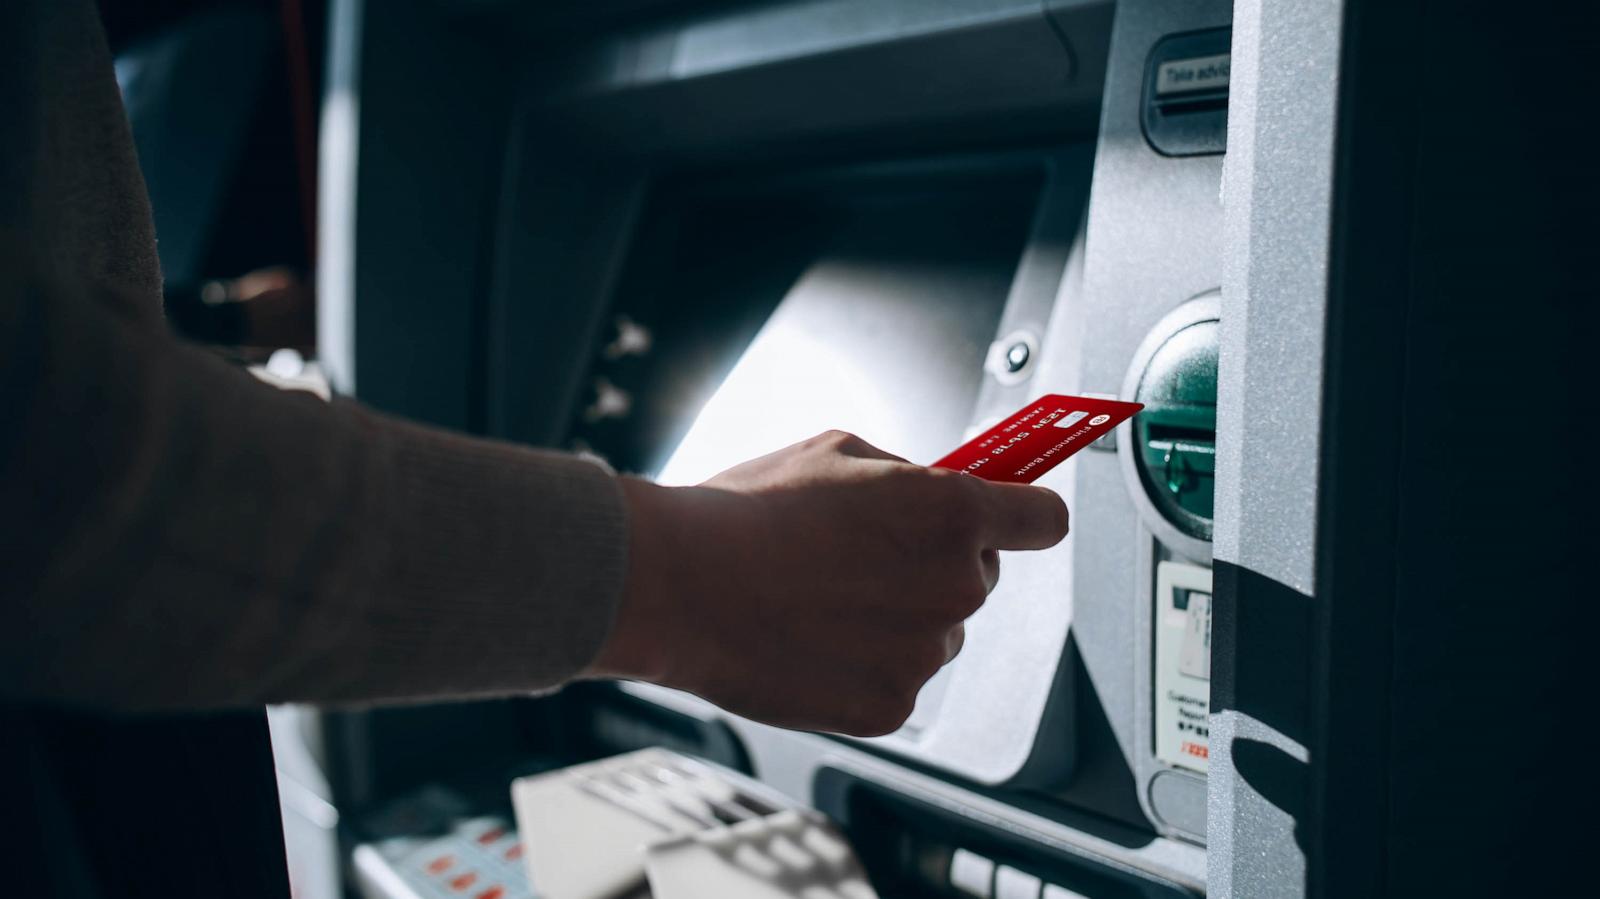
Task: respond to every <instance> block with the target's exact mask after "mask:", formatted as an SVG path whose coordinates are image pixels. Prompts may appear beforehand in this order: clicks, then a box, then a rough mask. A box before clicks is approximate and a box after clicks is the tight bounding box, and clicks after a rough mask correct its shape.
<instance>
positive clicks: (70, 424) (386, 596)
mask: <svg viewBox="0 0 1600 899" xmlns="http://www.w3.org/2000/svg"><path fill="white" fill-rule="evenodd" d="M3 289H4V290H6V291H8V292H10V293H11V294H12V295H10V296H6V297H4V298H3V302H4V305H3V307H0V308H3V313H4V315H5V320H4V321H3V322H0V334H4V336H5V337H6V338H7V341H6V343H7V347H6V348H7V358H6V360H5V362H4V366H5V367H4V369H3V382H0V387H3V391H4V396H5V398H6V399H5V403H6V419H7V426H6V432H7V433H6V434H5V435H4V436H3V437H0V508H3V509H4V510H5V517H4V522H3V524H0V540H3V543H0V545H3V546H4V547H5V556H6V560H5V566H6V569H7V570H6V571H5V573H4V577H5V581H4V583H5V592H6V606H7V608H8V611H10V612H11V613H12V622H11V624H10V626H8V627H7V628H5V629H4V630H3V631H0V634H3V636H0V641H3V644H4V649H3V652H0V666H3V668H0V690H3V691H4V692H5V693H7V694H9V695H10V696H12V697H13V698H21V699H24V700H45V701H57V702H69V703H80V704H90V705H96V706H102V707H112V708H123V709H142V708H181V707H199V706H222V705H230V704H252V703H260V702H265V701H275V700H306V701H358V702H359V701H371V700H379V699H389V698H418V697H425V696H439V695H460V694H469V693H493V692H512V691H525V690H533V689H538V688H543V687H549V686H553V685H555V684H558V683H560V682H561V681H563V680H565V679H567V678H570V677H572V676H574V675H575V674H576V673H577V672H578V671H579V670H580V669H581V668H582V667H583V666H584V665H586V664H587V663H588V662H589V660H590V658H591V657H592V656H593V655H594V654H595V652H596V651H597V650H598V648H599V645H600V643H601V641H602V640H603V639H604V637H605V634H606V632H607V630H608V628H609V626H610V621H611V617H612V615H613V612H614V608H613V607H614V605H615V603H616V601H617V597H618V595H619V594H620V590H621V583H622V578H623V576H624V570H625V566H626V560H625V555H626V523H625V514H624V505H623V501H622V497H621V493H620V490H619V488H618V486H617V484H616V481H615V479H614V478H613V477H612V476H611V475H610V474H609V473H607V472H605V471H604V470H602V469H600V468H599V467H598V466H594V465H591V464H589V463H586V462H582V461H580V460H577V459H573V458H570V457H566V456H560V455H555V454H544V453H536V452H532V451H529V450H526V449H522V448H517V447H512V446H509V445H503V444H494V443H489V442H485V441H477V440H471V439H468V438H462V437H457V436H451V435H445V434H441V433H438V432H434V431H430V430H427V429H423V428H419V427H415V426H412V425H408V424H404V423H401V422H398V421H394V420H391V419H387V418H384V417H381V416H377V415H374V414H371V413H368V412H365V411H363V410H361V409H359V408H357V407H355V406H354V405H352V404H348V403H338V404H335V405H333V406H331V407H330V406H328V405H326V404H323V403H321V402H320V401H317V400H315V399H312V398H309V397H307V396H302V395H295V394H289V393H283V392H279V391H275V390H273V389H271V388H268V387H265V386H263V385H260V384H257V383H256V382H255V381H254V379H252V378H250V377H249V376H248V375H246V374H244V373H242V372H240V371H238V370H236V369H234V368H232V367H230V366H228V365H225V364H223V363H222V362H220V361H219V360H216V359H214V358H212V357H211V356H210V355H209V354H208V353H205V352H204V351H200V350H197V349H194V348H191V347H186V346H183V345H181V344H180V342H179V341H176V340H174V339H173V338H172V337H170V336H169V335H168V334H166V333H165V332H164V330H163V329H161V328H160V327H159V326H152V325H151V323H149V322H142V321H132V320H128V319H126V318H123V317H120V316H118V315H117V314H116V313H115V312H113V311H112V307H110V306H108V305H107V304H103V303H99V302H97V301H96V300H95V299H94V298H93V297H92V296H88V295H84V294H81V293H76V292H74V291H73V290H63V289H59V288H55V287H52V286H49V285H43V284H39V283H33V284H25V285H24V284H17V283H15V282H12V283H8V284H7V285H5V286H4V288H3Z"/></svg>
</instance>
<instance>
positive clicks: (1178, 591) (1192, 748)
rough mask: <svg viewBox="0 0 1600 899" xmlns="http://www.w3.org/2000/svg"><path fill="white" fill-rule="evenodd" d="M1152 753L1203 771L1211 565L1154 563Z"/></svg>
mask: <svg viewBox="0 0 1600 899" xmlns="http://www.w3.org/2000/svg"><path fill="white" fill-rule="evenodd" d="M1155 631H1156V633H1155V640H1156V651H1155V663H1156V676H1155V697H1154V699H1155V702H1154V706H1155V713H1156V721H1155V727H1156V739H1155V750H1156V758H1158V759H1160V760H1161V761H1163V762H1165V763H1167V764H1168V765H1172V766H1174V767H1177V768H1184V769H1187V770H1189V771H1196V772H1199V773H1200V774H1204V773H1206V761H1207V759H1208V758H1209V756H1210V754H1211V723H1210V718H1209V715H1210V712H1211V570H1210V569H1208V568H1201V567H1200V566H1198V565H1187V564H1183V563H1180V562H1162V563H1160V564H1159V565H1157V566H1156V593H1155Z"/></svg>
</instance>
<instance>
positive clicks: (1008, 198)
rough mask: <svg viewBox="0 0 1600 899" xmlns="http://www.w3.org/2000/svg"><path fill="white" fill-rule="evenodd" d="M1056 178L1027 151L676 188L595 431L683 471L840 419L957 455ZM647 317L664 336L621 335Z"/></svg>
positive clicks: (652, 227)
mask: <svg viewBox="0 0 1600 899" xmlns="http://www.w3.org/2000/svg"><path fill="white" fill-rule="evenodd" d="M1041 184H1042V176H1041V173H1040V172H1039V171H1038V170H1037V169H1036V168H1027V167H1020V166H1017V167H1010V168H1002V169H998V170H997V169H993V168H990V169H984V170H972V169H970V168H967V169H962V170H957V171H920V172H890V173H888V174H885V173H883V172H882V171H878V172H867V173H861V174H854V175H852V174H844V175H821V176H816V177H814V178H800V179H787V180H785V181H783V182H782V183H767V184H761V183H759V182H757V183H753V184H752V183H749V182H745V183H721V184H712V185H677V186H672V187H668V188H666V189H664V190H662V191H660V192H658V195H657V196H656V197H655V199H654V200H653V201H652V202H651V203H650V208H649V210H648V211H647V212H646V215H645V220H644V222H643V224H642V225H641V227H640V229H639V232H638V236H637V238H636V240H635V244H634V246H635V250H634V252H633V254H632V259H630V262H629V265H628V268H627V270H626V272H625V273H624V275H623V277H622V281H621V284H620V286H619V293H618V297H617V302H616V304H615V307H614V308H615V315H616V319H617V320H616V322H615V323H614V325H615V326H616V327H614V328H613V329H612V330H611V331H610V332H608V335H607V338H606V339H608V340H611V341H612V342H611V343H607V344H606V345H604V346H602V347H601V348H600V352H599V353H598V362H597V363H596V374H595V384H594V385H592V388H591V389H592V390H593V391H594V393H593V395H592V396H590V397H589V398H588V405H586V406H583V407H582V408H581V409H580V411H579V416H578V421H577V422H575V428H574V433H575V435H576V437H577V441H578V444H579V445H580V446H583V447H587V448H589V449H593V450H595V451H597V452H599V453H600V454H601V455H603V456H605V457H606V458H608V459H609V460H610V461H611V462H612V463H613V464H615V465H617V466H618V467H619V468H621V469H623V470H631V471H638V472H644V473H649V474H655V475H658V476H659V477H660V479H661V480H662V481H664V482H667V483H694V482H698V481H700V480H703V479H705V478H706V477H709V476H711V475H713V474H715V473H716V472H718V471H721V470H722V469H724V468H727V467H728V466H731V465H734V464H737V463H739V462H742V461H744V460H746V459H750V458H753V457H755V456H759V455H761V454H763V453H767V452H771V451H773V450H776V449H779V448H781V447H783V446H786V445H788V444H790V443H793V442H795V441H798V440H801V439H804V438H806V437H809V436H811V435H813V434H816V433H818V432H820V431H823V430H827V429H829V428H839V429H843V430H848V431H851V432H854V433H856V434H858V435H860V436H861V437H863V438H865V439H866V440H868V441H870V442H872V443H874V444H876V445H877V446H879V447H881V448H883V449H885V450H888V451H889V452H892V453H895V454H897V455H901V456H904V457H906V458H908V459H910V460H912V461H914V462H922V463H926V462H930V461H932V460H933V459H935V458H938V457H939V456H941V455H943V454H944V453H945V452H946V451H948V450H949V449H950V448H951V447H953V446H955V445H957V444H958V443H960V442H961V440H962V439H963V436H964V431H965V429H966V427H967V425H968V422H969V419H970V417H971V414H972V411H973V406H974V402H975V400H976V398H977V394H978V389H979V387H980V386H981V379H982V377H983V364H984V359H985V356H986V354H987V351H988V347H989V344H990V343H991V342H992V341H993V340H994V338H995V336H996V334H995V331H996V328H997V327H998V325H999V321H1000V316H1001V313H1002V311H1003V310H1004V306H1005V302H1006V298H1007V295H1008V292H1009V289H1010V286H1011V282H1012V279H1013V277H1014V275H1015V272H1016V270H1017V265H1018V262H1019V259H1020V257H1021V254H1022V250H1023V246H1024V244H1025V242H1026V239H1027V235H1028V232H1029V228H1030V225H1031V222H1032V217H1033V211H1034V207H1035V206H1036V205H1037V200H1038V195H1039V191H1040V189H1041ZM619 329H621V330H619ZM628 329H632V333H633V334H634V339H633V341H632V342H633V345H634V346H635V347H637V346H638V345H640V344H642V343H645V342H646V341H644V340H641V339H640V337H639V335H641V334H647V335H648V341H647V342H648V346H649V349H648V350H647V351H644V352H633V353H629V352H626V351H625V350H626V349H627V347H625V346H623V345H621V344H619V343H617V342H616V341H617V339H618V338H617V335H619V334H621V333H622V331H623V330H628ZM607 391H609V400H608V401H609V406H608V407H606V408H602V401H603V399H605V398H604V397H603V396H602V395H603V394H606V392H607ZM619 410H624V411H619Z"/></svg>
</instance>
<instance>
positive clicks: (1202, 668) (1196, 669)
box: [1178, 590, 1211, 680]
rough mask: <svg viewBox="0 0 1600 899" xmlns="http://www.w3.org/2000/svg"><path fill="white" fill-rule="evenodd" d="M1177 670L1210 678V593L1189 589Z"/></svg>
mask: <svg viewBox="0 0 1600 899" xmlns="http://www.w3.org/2000/svg"><path fill="white" fill-rule="evenodd" d="M1178 670H1179V671H1180V672H1182V673H1183V674H1187V675H1188V676H1190V677H1198V678H1200V679H1201V680H1210V679H1211V594H1209V593H1201V592H1199V591H1198V590H1191V591H1189V615H1188V620H1187V621H1186V622H1185V624H1184V629H1183V652H1182V653H1180V654H1179V655H1178Z"/></svg>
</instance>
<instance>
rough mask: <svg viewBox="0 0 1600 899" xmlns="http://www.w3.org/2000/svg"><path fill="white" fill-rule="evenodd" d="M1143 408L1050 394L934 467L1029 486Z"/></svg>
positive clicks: (1107, 401) (1023, 408) (970, 441)
mask: <svg viewBox="0 0 1600 899" xmlns="http://www.w3.org/2000/svg"><path fill="white" fill-rule="evenodd" d="M1143 408H1144V404H1143V403H1124V402H1122V401H1121V400H1102V399H1093V398H1091V397H1086V396H1063V395H1061V394H1055V393H1052V394H1048V395H1046V396H1041V397H1039V398H1038V399H1036V400H1034V401H1033V402H1031V403H1029V404H1028V405H1026V406H1023V407H1022V408H1021V409H1019V410H1017V411H1016V412H1013V413H1012V414H1011V415H1008V416H1006V418H1004V419H1003V420H1001V422H1000V423H999V424H997V425H995V426H994V427H992V428H990V429H989V430H987V431H984V432H983V433H982V434H979V435H978V436H977V437H974V438H973V439H971V440H969V441H967V442H966V443H964V444H962V445H961V447H960V448H959V449H957V450H956V451H955V452H953V453H951V454H950V455H948V456H945V457H944V458H943V459H940V460H939V461H937V462H935V463H933V467H934V468H949V469H953V470H955V471H964V472H966V473H967V474H970V475H974V476H976V477H980V478H983V479H984V480H986V481H1001V482H1004V483H1008V484H1031V483H1033V482H1034V481H1037V480H1038V479H1039V478H1041V477H1043V476H1044V473H1045V472H1047V471H1049V470H1050V469H1052V468H1055V467H1056V466H1057V465H1060V464H1061V463H1062V462H1065V461H1067V459H1069V458H1071V457H1072V455H1073V454H1074V453H1076V452H1077V451H1078V450H1081V449H1083V448H1084V447H1086V446H1088V445H1089V444H1091V443H1093V442H1095V441H1096V440H1099V439H1100V438H1101V437H1104V436H1105V435H1107V434H1109V433H1111V429H1112V428H1114V427H1116V426H1117V425H1120V424H1122V423H1123V422H1125V421H1127V420H1128V419H1130V418H1132V417H1133V414H1134V413H1135V412H1138V411H1139V410H1140V409H1143Z"/></svg>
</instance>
